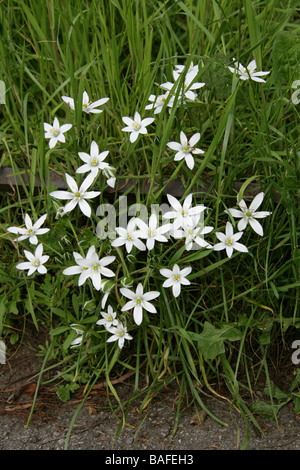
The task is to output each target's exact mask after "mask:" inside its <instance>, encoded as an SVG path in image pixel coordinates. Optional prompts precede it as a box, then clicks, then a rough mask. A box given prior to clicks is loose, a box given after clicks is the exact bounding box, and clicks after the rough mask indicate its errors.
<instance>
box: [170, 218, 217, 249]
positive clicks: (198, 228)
mask: <svg viewBox="0 0 300 470" xmlns="http://www.w3.org/2000/svg"><path fill="white" fill-rule="evenodd" d="M191 220H192V223H187V222H185V223H184V225H183V227H182V229H177V230H176V232H175V234H174V235H175V238H185V248H186V250H187V251H189V250H191V249H192V248H193V247H194V248H195V244H196V245H198V246H199V248H208V249H209V248H212V246H211V245H210V244H209V243H208V242H206V241H205V240H204V235H206V234H207V233H210V232H211V231H212V230H213V229H214V227H212V226H205V227H204V226H203V225H202V224H199V220H200V215H197V216H194V217H192V218H191Z"/></svg>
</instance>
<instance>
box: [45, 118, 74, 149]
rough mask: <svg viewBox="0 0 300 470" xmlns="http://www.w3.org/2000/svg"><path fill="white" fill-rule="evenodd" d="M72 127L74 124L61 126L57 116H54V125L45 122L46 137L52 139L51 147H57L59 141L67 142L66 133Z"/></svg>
mask: <svg viewBox="0 0 300 470" xmlns="http://www.w3.org/2000/svg"><path fill="white" fill-rule="evenodd" d="M71 127H72V124H63V125H62V126H60V125H59V121H58V119H57V117H55V118H54V121H53V125H52V126H51V125H50V124H47V122H44V131H45V139H50V141H49V147H50V148H51V149H52V148H53V147H55V145H56V144H57V141H59V142H62V143H65V141H66V139H65V136H64V133H65V132H67V131H68V130H70V129H71Z"/></svg>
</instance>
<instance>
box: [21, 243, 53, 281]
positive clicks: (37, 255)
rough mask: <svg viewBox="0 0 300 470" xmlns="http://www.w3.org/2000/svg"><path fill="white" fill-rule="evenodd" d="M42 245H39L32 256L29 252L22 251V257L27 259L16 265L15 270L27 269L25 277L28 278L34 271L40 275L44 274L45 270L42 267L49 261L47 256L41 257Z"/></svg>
mask: <svg viewBox="0 0 300 470" xmlns="http://www.w3.org/2000/svg"><path fill="white" fill-rule="evenodd" d="M43 249H44V248H43V245H42V243H40V244H39V245H38V246H37V247H36V250H35V252H34V254H32V253H30V251H27V250H24V255H25V256H26V258H27V259H28V261H25V262H24V263H19V264H17V266H16V268H17V269H21V270H26V269H28V273H27V275H28V276H30V275H31V274H33V273H34V272H35V271H37V272H38V273H40V274H46V272H47V268H46V267H45V266H44V263H46V262H47V261H48V259H49V256H48V255H43Z"/></svg>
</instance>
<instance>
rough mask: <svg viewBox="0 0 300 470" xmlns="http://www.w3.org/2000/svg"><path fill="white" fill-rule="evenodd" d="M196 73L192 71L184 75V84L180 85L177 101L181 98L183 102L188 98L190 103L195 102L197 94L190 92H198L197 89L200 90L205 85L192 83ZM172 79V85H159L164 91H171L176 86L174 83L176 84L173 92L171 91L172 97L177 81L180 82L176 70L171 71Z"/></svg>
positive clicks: (169, 83)
mask: <svg viewBox="0 0 300 470" xmlns="http://www.w3.org/2000/svg"><path fill="white" fill-rule="evenodd" d="M197 73H198V71H197V70H193V71H191V72H188V73H187V74H186V76H185V79H184V83H183V85H182V89H181V90H180V92H179V96H178V99H181V98H183V100H184V98H188V99H189V100H191V101H195V99H196V98H197V93H195V92H194V91H192V90H198V89H199V88H202V87H203V86H204V85H205V83H202V82H195V83H193V81H194V79H195V78H196V75H197ZM173 78H174V80H175V83H172V82H166V83H162V84H161V85H160V87H161V88H163V89H164V90H168V91H171V90H172V88H173V87H174V85H176V83H177V85H176V87H175V90H173V91H174V95H175V94H176V88H177V86H178V84H179V81H180V73H178V72H177V71H176V70H174V71H173Z"/></svg>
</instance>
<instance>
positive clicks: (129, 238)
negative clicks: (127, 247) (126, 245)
mask: <svg viewBox="0 0 300 470" xmlns="http://www.w3.org/2000/svg"><path fill="white" fill-rule="evenodd" d="M127 240H129V241H130V242H131V240H132V235H130V233H128V234H127Z"/></svg>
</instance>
